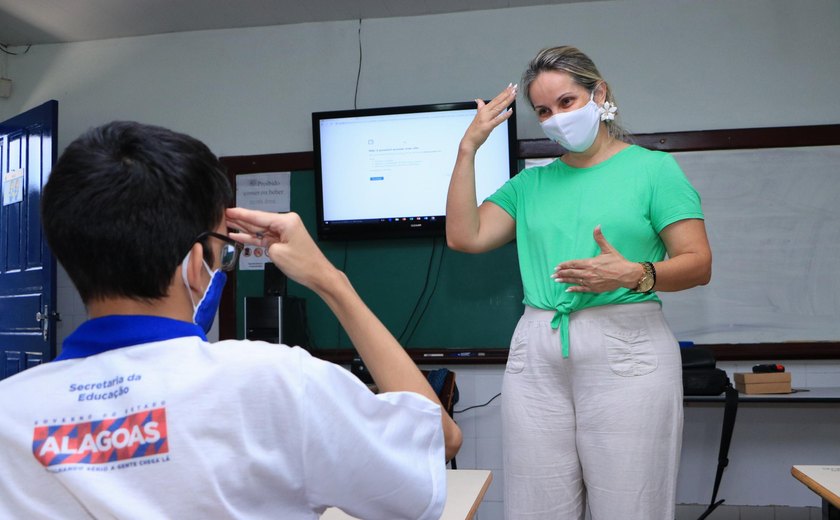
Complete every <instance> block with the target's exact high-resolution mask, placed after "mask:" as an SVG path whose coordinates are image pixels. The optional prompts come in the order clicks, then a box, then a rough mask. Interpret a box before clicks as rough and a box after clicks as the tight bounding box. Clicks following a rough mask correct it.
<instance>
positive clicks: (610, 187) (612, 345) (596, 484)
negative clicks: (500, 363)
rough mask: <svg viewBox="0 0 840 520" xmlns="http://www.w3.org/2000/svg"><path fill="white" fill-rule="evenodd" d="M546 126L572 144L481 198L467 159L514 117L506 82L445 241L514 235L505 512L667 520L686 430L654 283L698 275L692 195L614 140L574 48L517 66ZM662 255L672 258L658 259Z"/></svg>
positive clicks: (600, 84)
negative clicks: (516, 302) (516, 269)
mask: <svg viewBox="0 0 840 520" xmlns="http://www.w3.org/2000/svg"><path fill="white" fill-rule="evenodd" d="M522 81H523V90H524V93H525V96H526V98H527V100H528V101H529V103H530V104H531V107H532V108H533V109H534V112H535V114H536V116H537V118H538V119H539V121H540V124H541V126H542V128H543V130H544V131H545V133H546V135H547V136H548V137H549V138H550V139H552V140H555V141H557V142H559V143H560V144H561V145H562V146H563V147H564V148H565V149H566V150H568V153H566V154H564V155H563V156H562V157H561V158H559V159H557V160H556V161H554V162H552V163H551V164H549V165H547V166H543V167H536V168H529V169H527V170H524V171H522V172H520V173H519V174H518V175H517V176H516V177H514V178H513V179H511V180H510V181H509V182H508V183H506V184H505V185H504V186H503V187H502V188H500V189H499V190H498V191H497V192H496V193H495V194H493V195H491V196H490V197H489V198H488V199H487V200H486V201H484V202H483V203H482V204H481V206H480V207H477V204H476V199H475V167H474V158H475V153H476V151H477V150H478V148H479V147H480V146H481V144H482V143H483V142H484V141H485V139H487V136H488V135H489V133H490V131H491V130H492V129H493V128H495V127H496V126H497V125H498V124H499V123H500V122H501V121H503V120H505V119H506V118H508V117H510V115H511V112H510V111H508V110H507V107H508V106H509V105H510V104H511V103H512V102H513V101H514V99H515V97H516V90H517V89H516V87H515V86H510V87H508V88H507V89H505V90H504V91H503V92H502V93H500V94H499V95H498V96H497V97H496V98H495V99H493V100H492V101H491V102H490V103H488V104H486V105H485V104H484V103H483V102H479V103H478V114H477V115H476V117H475V120H474V121H473V122H472V124H471V125H470V127H469V128H468V129H467V131H466V133H465V135H464V137H463V139H462V140H461V144H460V148H459V151H458V158H457V161H456V164H455V170H454V172H453V174H452V179H451V184H450V188H449V198H448V201H447V209H446V234H447V240H448V242H449V245H450V247H452V248H454V249H457V250H461V251H467V252H472V253H480V252H484V251H488V250H491V249H493V248H496V247H499V246H501V245H502V244H505V243H507V242H510V241H511V240H513V239H514V238H515V239H516V240H517V250H518V253H519V265H520V271H521V273H520V274H521V277H522V282H523V287H524V291H525V302H524V303H525V305H526V307H525V312H524V314H523V316H522V318H521V319H520V321H519V324H518V325H517V327H516V330H515V331H514V333H513V339H512V340H511V346H510V355H509V357H508V362H507V367H506V369H505V375H504V379H503V383H502V385H503V386H502V399H503V401H502V432H503V446H504V470H505V512H506V517H507V518H508V519H509V520H510V519H526V518H527V519H531V518H533V519H537V518H540V519H542V518H563V519H570V520H571V519H578V518H579V519H581V520H582V519H583V518H584V514H585V511H586V509H587V506H588V508H589V509H590V511H591V513H592V515H591V516H592V518H593V520H607V519H614V518H621V519H624V520H654V519H660V520H663V519H673V518H674V502H675V492H676V480H677V466H678V461H679V455H680V442H681V439H682V424H683V415H682V384H681V361H680V354H679V347H678V344H677V341H676V339H675V338H674V335H673V334H672V333H671V330H670V329H669V328H668V325H667V324H666V323H665V319H664V317H663V315H662V310H661V308H660V303H661V302H660V300H659V298H658V297H657V296H656V293H655V292H654V291H681V290H684V289H688V288H691V287H694V286H697V285H702V284H705V283H708V281H709V278H710V276H711V261H712V255H711V251H710V249H709V243H708V240H707V238H706V230H705V226H704V224H703V213H702V210H701V208H700V197H699V196H698V194H697V192H696V191H695V190H694V188H693V187H692V186H691V185H690V184H689V182H688V180H687V179H686V178H685V175H684V174H683V172H682V171H681V170H680V167H679V166H678V165H677V163H676V161H674V159H673V158H672V157H671V156H669V155H667V154H665V153H662V152H656V151H651V150H645V149H644V148H641V147H639V146H634V145H630V144H628V143H627V142H625V141H624V139H623V136H624V132H623V131H622V130H621V127H620V126H618V125H617V124H616V122H615V119H614V118H615V113H616V108H615V100H614V99H613V96H612V92H611V89H610V87H609V85H608V84H607V82H606V81H604V79H603V77H602V76H601V74H600V73H599V72H598V69H597V68H596V67H595V64H594V63H593V62H592V60H591V59H589V57H587V56H586V55H585V54H584V53H582V52H581V51H579V50H578V49H576V48H574V47H569V46H564V47H554V48H549V49H544V50H542V51H540V52H539V53H538V54H537V56H536V57H535V58H534V59H533V60H531V62H530V63H529V65H528V67H527V69H526V71H525V74H524V75H523V80H522ZM666 254H667V258H666Z"/></svg>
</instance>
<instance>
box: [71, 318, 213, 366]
mask: <svg viewBox="0 0 840 520" xmlns="http://www.w3.org/2000/svg"><path fill="white" fill-rule="evenodd" d="M187 336H198V337H199V338H201V339H202V340H204V341H207V337H206V336H205V335H204V331H202V330H201V327H199V326H198V325H196V324H194V323H187V322H185V321H179V320H173V319H172V318H162V317H159V316H116V315H115V316H103V317H101V318H94V319H92V320H88V321H86V322H84V323H82V324H81V325H80V326H79V328H78V329H76V330H75V331H74V332H73V333H72V334H70V335H69V336H67V338H66V339H65V340H64V343H63V345H62V350H61V354H60V355H59V356H58V357H56V358H55V360H56V361H61V360H64V359H74V358H84V357H88V356H93V355H95V354H100V353H102V352H107V351H109V350H114V349H118V348H122V347H131V346H133V345H142V344H144V343H153V342H155V341H165V340H167V339H174V338H183V337H187Z"/></svg>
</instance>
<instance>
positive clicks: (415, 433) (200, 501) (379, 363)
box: [0, 122, 461, 520]
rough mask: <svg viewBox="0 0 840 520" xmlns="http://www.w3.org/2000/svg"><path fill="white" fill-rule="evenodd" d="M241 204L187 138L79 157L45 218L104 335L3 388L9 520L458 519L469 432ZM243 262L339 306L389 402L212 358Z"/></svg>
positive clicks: (80, 335)
mask: <svg viewBox="0 0 840 520" xmlns="http://www.w3.org/2000/svg"><path fill="white" fill-rule="evenodd" d="M231 200H232V193H231V189H230V186H229V184H228V182H227V179H226V177H225V174H224V171H223V167H222V165H221V164H220V163H219V161H218V160H217V158H216V157H215V156H214V155H213V154H212V153H211V152H210V150H209V149H208V148H207V147H206V146H205V145H204V144H202V143H201V142H199V141H197V140H196V139H193V138H191V137H189V136H186V135H182V134H178V133H175V132H172V131H169V130H166V129H163V128H158V127H153V126H147V125H142V124H138V123H130V122H115V123H111V124H107V125H104V126H102V127H99V128H96V129H93V130H91V131H89V132H87V133H86V134H84V135H83V136H81V137H80V138H78V139H77V140H76V141H74V142H73V143H71V144H70V146H68V147H67V149H66V151H65V152H64V153H63V155H62V156H61V158H60V159H59V161H58V163H57V164H56V165H55V167H54V168H53V171H52V174H51V176H50V179H49V182H48V184H47V186H46V187H45V189H44V192H43V199H42V217H43V224H44V231H45V234H46V239H47V242H48V243H49V245H50V247H51V248H52V250H53V252H54V254H55V255H56V257H57V258H58V260H59V261H60V262H61V263H62V265H63V266H64V268H65V269H66V271H67V273H68V275H69V276H70V278H71V279H72V280H73V283H74V284H75V286H76V288H77V289H78V291H79V293H80V294H81V297H82V299H83V301H84V302H85V305H86V307H87V311H88V314H89V316H90V319H89V320H88V321H87V322H85V323H84V324H82V325H81V326H80V327H79V328H78V329H77V330H76V331H75V332H73V333H72V334H71V335H70V336H69V337H68V338H67V339H66V341H65V342H64V346H63V351H62V353H61V355H60V356H59V357H58V358H57V359H56V360H55V361H54V362H51V363H47V364H45V365H42V366H39V367H35V368H32V369H29V370H26V371H24V372H22V373H20V374H18V375H16V376H14V377H11V378H9V379H7V380H5V381H2V382H0V409H2V410H3V413H2V414H0V468H2V471H0V517H2V518H88V517H94V518H249V519H250V518H283V519H298V518H300V519H311V518H318V516H319V514H320V513H321V512H322V511H323V510H324V509H325V508H327V507H329V506H337V507H340V508H341V509H343V510H344V511H346V512H348V513H349V514H351V515H354V516H357V517H361V518H366V519H377V518H381V519H389V520H390V519H395V518H408V519H415V518H428V519H436V518H438V517H439V516H440V514H441V511H442V509H443V504H444V502H445V498H446V496H445V495H446V473H445V459H447V458H451V457H452V456H454V455H455V453H456V452H457V450H458V448H459V446H460V442H461V432H460V430H459V429H458V427H457V426H456V425H455V423H454V422H453V421H452V419H451V418H450V417H449V416H448V415H447V414H446V413H443V412H442V409H441V406H440V403H439V401H438V400H437V397H436V396H435V394H434V392H433V391H432V389H431V387H430V386H429V385H428V383H427V381H426V379H425V378H424V377H423V375H422V374H421V373H420V371H419V370H418V369H417V367H416V366H415V365H414V364H413V363H412V362H411V360H410V358H409V357H408V356H407V355H406V353H405V351H404V350H403V349H402V348H401V347H400V345H399V344H398V343H397V342H396V340H395V339H394V338H393V337H392V336H391V334H390V333H389V332H388V331H387V329H385V327H384V326H383V325H382V324H381V323H380V322H379V321H378V320H377V319H376V317H375V316H374V315H373V314H372V313H371V312H370V310H369V309H368V308H367V307H366V306H365V305H364V304H363V302H362V301H361V300H360V298H359V297H358V295H357V294H356V293H355V291H354V290H353V288H352V287H351V285H350V283H349V281H348V279H347V277H346V276H345V275H344V274H343V273H341V272H340V271H338V270H337V269H336V268H335V267H333V266H332V265H331V264H330V262H329V261H328V260H327V259H326V258H325V257H324V256H323V254H322V253H321V252H320V250H319V249H318V247H317V246H316V245H315V244H314V242H313V241H312V239H311V238H310V236H309V234H308V233H307V231H306V229H305V228H304V227H303V225H302V223H301V220H300V218H299V217H298V216H297V215H295V214H292V213H288V214H272V213H262V212H257V211H249V210H246V209H239V208H232V209H227V210H226V209H225V207H226V206H227V204H228V203H229V202H230V201H231ZM229 226H231V227H235V228H237V229H239V230H240V232H238V233H233V234H232V235H230V236H229V235H228V233H227V229H228V227H229ZM242 243H247V244H251V245H260V246H262V247H266V248H267V250H268V255H269V257H270V258H271V260H272V261H273V262H274V263H275V265H277V266H278V267H279V268H280V269H281V270H283V271H284V272H285V273H286V274H287V275H288V276H289V277H290V278H292V279H293V280H296V281H298V282H300V283H301V284H303V285H304V286H306V287H308V288H310V289H312V290H313V291H314V292H315V293H316V294H318V295H319V297H321V298H322V299H323V300H324V301H325V302H326V303H327V305H328V306H329V307H330V308H331V309H332V311H333V312H334V313H335V314H336V316H337V317H338V319H339V321H340V322H341V324H342V325H343V326H344V328H345V329H346V330H347V333H348V335H349V336H350V338H351V339H352V341H353V343H354V345H355V346H356V348H357V350H358V352H359V354H360V355H361V357H362V358H363V360H364V361H365V363H366V365H367V367H368V368H369V370H370V372H371V374H372V376H373V378H374V380H375V381H376V383H377V385H378V387H379V389H380V391H381V393H379V394H378V395H374V394H373V393H372V392H370V391H369V390H368V388H367V387H366V386H365V385H364V384H362V383H361V382H360V381H359V380H358V379H356V378H355V376H353V375H351V374H350V373H349V372H348V371H347V370H345V369H343V368H341V367H339V366H336V365H333V364H331V363H327V362H324V361H320V360H318V359H315V358H313V357H311V356H310V355H309V354H308V353H307V352H305V351H304V350H302V349H300V348H290V347H287V346H284V345H272V344H268V343H263V342H251V341H221V342H218V343H214V344H211V343H208V342H207V339H206V337H205V333H206V332H207V331H208V330H209V328H210V325H211V324H212V321H213V317H214V315H215V313H216V309H217V306H218V303H219V298H220V295H221V290H222V287H223V285H224V283H225V273H224V271H226V270H230V269H233V268H235V266H236V261H237V256H238V251H239V249H241V247H242Z"/></svg>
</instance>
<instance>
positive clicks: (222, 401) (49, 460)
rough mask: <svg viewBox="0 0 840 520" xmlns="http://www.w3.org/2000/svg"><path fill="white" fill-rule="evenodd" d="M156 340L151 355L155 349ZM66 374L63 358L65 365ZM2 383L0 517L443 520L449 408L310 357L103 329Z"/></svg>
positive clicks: (138, 329) (265, 347) (141, 330)
mask: <svg viewBox="0 0 840 520" xmlns="http://www.w3.org/2000/svg"><path fill="white" fill-rule="evenodd" d="M149 339H153V340H154V339H157V341H148V340H149ZM67 357H69V359H61V358H67ZM60 359H61V360H57V361H54V362H51V363H47V364H45V365H42V366H39V367H35V368H32V369H29V370H26V371H24V372H21V373H20V374H18V375H16V376H13V377H11V378H9V379H6V380H4V381H2V382H0V410H2V413H0V468H2V470H0V517H1V518H87V517H96V518H243V519H245V518H247V519H254V518H279V519H311V518H318V516H319V515H320V513H321V512H323V510H324V509H325V508H326V507H329V506H336V507H339V508H341V509H343V510H345V511H346V512H347V513H349V514H351V515H353V516H357V517H360V518H365V519H372V520H374V519H380V518H381V519H387V520H393V519H398V518H410V519H418V518H423V519H425V518H430V519H431V518H434V519H437V518H439V517H440V514H441V512H442V510H443V504H444V502H445V500H446V472H445V463H444V458H445V455H444V442H443V432H442V428H441V418H440V407H439V406H438V405H436V404H434V403H432V402H431V401H430V400H428V399H426V398H425V397H422V396H420V395H418V394H414V393H410V392H395V393H385V394H380V395H374V394H373V393H371V392H370V391H369V390H368V388H367V387H366V386H365V385H364V384H362V383H361V382H360V381H359V380H358V379H357V378H356V377H355V376H353V375H352V374H350V373H349V372H348V371H346V370H345V369H343V368H341V367H339V366H336V365H334V364H332V363H327V362H324V361H321V360H318V359H315V358H313V357H311V356H310V355H309V354H308V353H307V352H306V351H304V350H302V349H300V348H289V347H286V346H283V345H272V344H268V343H263V342H250V341H222V342H219V343H214V344H210V343H207V342H206V340H205V339H204V337H203V334H201V331H200V329H198V328H197V327H195V326H194V325H192V324H187V323H184V322H178V321H175V320H168V319H165V318H153V317H148V316H143V317H138V316H134V317H125V316H109V317H105V318H98V319H95V320H90V321H88V322H86V323H85V324H83V325H82V326H81V327H80V328H79V329H78V330H77V331H76V332H75V333H74V334H73V335H71V337H70V338H68V341H67V342H65V348H64V352H62V356H61V357H60Z"/></svg>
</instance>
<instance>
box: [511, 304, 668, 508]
mask: <svg viewBox="0 0 840 520" xmlns="http://www.w3.org/2000/svg"><path fill="white" fill-rule="evenodd" d="M553 316H554V311H545V310H540V309H534V308H531V307H526V309H525V313H524V315H523V316H522V318H521V319H520V320H519V323H518V325H517V326H516V330H515V332H514V334H513V339H512V341H511V346H510V355H509V357H508V362H507V367H506V369H505V376H504V380H503V384H502V432H503V449H504V470H505V472H504V479H505V483H504V487H505V516H506V518H507V519H508V520H514V519H540V520H547V519H561V520H566V519H569V520H579V519H580V520H582V519H583V518H584V516H585V512H586V509H587V503H588V507H589V509H590V514H591V518H592V520H615V519H621V520H633V519H637V520H658V519H668V520H673V518H674V502H675V494H676V481H677V468H678V466H679V456H680V447H681V442H682V426H683V405H682V362H681V360H680V353H679V345H678V343H677V340H676V339H675V338H674V335H673V334H672V333H671V330H670V329H669V328H668V325H667V324H666V322H665V318H664V316H663V315H662V311H661V309H660V306H659V304H658V303H656V302H645V303H634V304H624V305H609V306H604V307H593V308H590V309H584V310H581V311H577V312H574V313H572V315H571V316H570V322H569V325H570V326H569V335H570V341H569V343H570V347H571V348H570V353H569V357H568V358H566V359H564V358H563V357H562V355H561V352H560V350H561V348H560V337H559V331H558V330H554V329H552V328H551V319H552V317H553Z"/></svg>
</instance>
